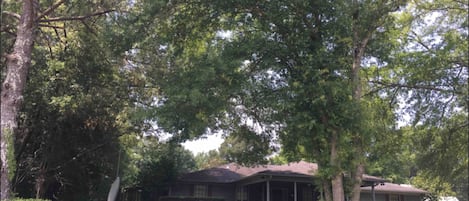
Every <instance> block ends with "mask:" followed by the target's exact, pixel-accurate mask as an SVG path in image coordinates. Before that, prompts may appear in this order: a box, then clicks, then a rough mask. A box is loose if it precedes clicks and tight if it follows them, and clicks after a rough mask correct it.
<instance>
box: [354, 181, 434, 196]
mask: <svg viewBox="0 0 469 201" xmlns="http://www.w3.org/2000/svg"><path fill="white" fill-rule="evenodd" d="M362 191H363V192H371V186H367V187H362ZM375 192H376V193H397V194H427V193H428V192H427V191H424V190H422V189H418V188H415V187H412V186H410V185H405V184H394V183H387V182H385V183H382V184H380V185H377V186H375Z"/></svg>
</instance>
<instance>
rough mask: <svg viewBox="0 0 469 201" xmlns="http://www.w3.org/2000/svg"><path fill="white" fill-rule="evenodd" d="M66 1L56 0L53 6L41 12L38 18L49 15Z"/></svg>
mask: <svg viewBox="0 0 469 201" xmlns="http://www.w3.org/2000/svg"><path fill="white" fill-rule="evenodd" d="M64 2H65V0H59V1H57V2H55V3H54V4H53V5H52V6H50V7H49V8H47V9H46V10H45V11H44V12H43V13H41V14H40V15H39V16H38V17H37V18H36V20H39V19H41V18H43V17H45V16H47V15H49V14H50V13H51V12H53V11H54V10H55V9H56V8H58V7H59V6H60V5H62V4H63V3H64Z"/></svg>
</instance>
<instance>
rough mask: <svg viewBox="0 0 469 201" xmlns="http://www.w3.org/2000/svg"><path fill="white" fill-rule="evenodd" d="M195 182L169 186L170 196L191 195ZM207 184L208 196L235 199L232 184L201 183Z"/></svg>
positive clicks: (226, 199)
mask: <svg viewBox="0 0 469 201" xmlns="http://www.w3.org/2000/svg"><path fill="white" fill-rule="evenodd" d="M194 185H195V184H184V183H178V184H175V185H173V186H172V187H171V192H170V196H185V197H192V196H193V193H194ZM202 185H207V186H208V189H209V190H208V191H209V192H208V197H215V198H224V200H225V201H235V199H236V192H235V189H236V188H235V185H233V184H202Z"/></svg>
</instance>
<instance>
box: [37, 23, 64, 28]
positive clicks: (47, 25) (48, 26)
mask: <svg viewBox="0 0 469 201" xmlns="http://www.w3.org/2000/svg"><path fill="white" fill-rule="evenodd" d="M39 26H40V27H47V28H54V29H65V27H63V26H54V25H50V24H39Z"/></svg>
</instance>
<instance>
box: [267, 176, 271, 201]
mask: <svg viewBox="0 0 469 201" xmlns="http://www.w3.org/2000/svg"><path fill="white" fill-rule="evenodd" d="M266 182H267V183H266V186H267V187H266V191H267V192H266V193H267V194H266V198H267V199H266V201H270V181H269V180H267V181H266Z"/></svg>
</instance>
